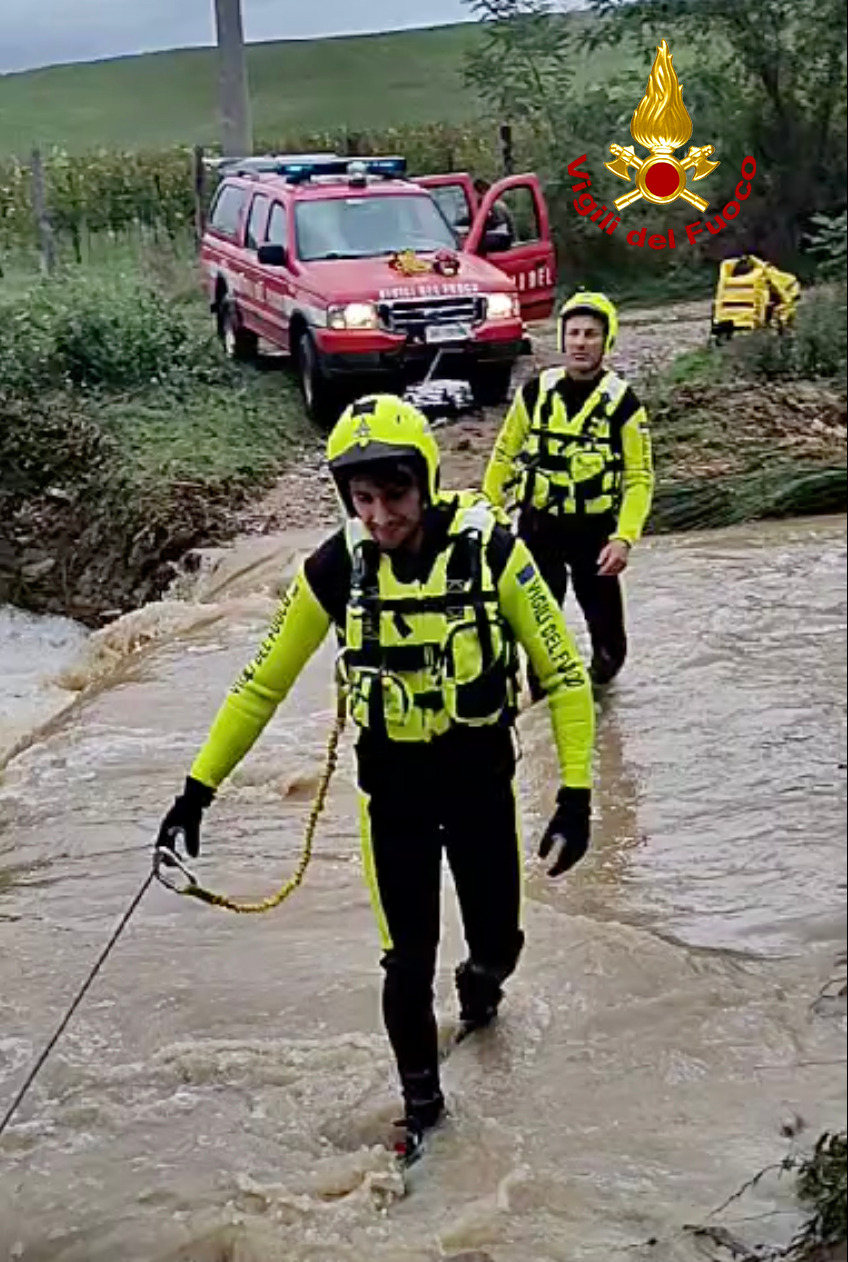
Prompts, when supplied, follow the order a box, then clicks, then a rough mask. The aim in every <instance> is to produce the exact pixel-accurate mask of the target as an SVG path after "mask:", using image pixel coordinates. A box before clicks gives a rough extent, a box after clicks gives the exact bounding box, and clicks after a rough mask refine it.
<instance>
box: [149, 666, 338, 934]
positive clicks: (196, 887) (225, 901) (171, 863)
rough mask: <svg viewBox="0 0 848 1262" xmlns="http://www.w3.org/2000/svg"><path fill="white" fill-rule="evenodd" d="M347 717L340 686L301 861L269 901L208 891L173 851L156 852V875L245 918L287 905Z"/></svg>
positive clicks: (308, 850) (307, 853) (308, 852)
mask: <svg viewBox="0 0 848 1262" xmlns="http://www.w3.org/2000/svg"><path fill="white" fill-rule="evenodd" d="M345 714H346V708H345V695H344V691H343V689H342V688H341V687H339V688H338V689H337V691H336V714H335V718H334V720H333V726H332V729H331V731H330V737H329V740H328V741H327V755H326V759H325V762H324V770H323V771H322V773H321V779H320V780H319V781H318V787H317V788H316V790H315V796H314V798H313V800H312V807H311V809H310V811H309V819H308V820H307V823H306V833H305V835H304V839H303V849H302V850H301V854H300V859H299V860H298V863H297V867H296V868H295V870H294V872H293V873H292V875H291V876H290V877H289V879H288V880H287V881H286V882H285V884H283V885H281V886H280V888H279V889H278V890H277V891H276V893H274V894H270V895H269V896H268V897H267V898H263V899H260V900H259V901H258V902H246V901H244V902H243V901H242V900H240V899H237V898H231V897H230V896H229V895H228V894H217V893H215V892H214V890H208V889H206V888H205V887H204V886H202V885H200V884H199V883H198V881H197V879H196V878H195V876H194V875H193V873H192V872H191V871H189V869H188V868H187V867H186V866H185V864H184V863H183V862H182V860H181V859H179V858H178V857H177V856H176V855H175V854H174V853H173V852H172V851H170V850H165V849H161V848H160V849H157V850H156V851H154V857H153V875H154V876H156V877H157V878H158V879H159V880H160V881H161V882H162V884H163V885H165V886H166V887H167V888H168V889H170V890H173V891H174V893H176V894H181V895H183V897H185V898H196V899H197V900H198V901H199V902H201V903H207V904H208V905H209V906H210V907H223V908H224V909H225V910H226V911H234V912H239V913H241V914H242V915H253V914H258V913H261V912H266V911H272V910H273V909H274V908H275V907H279V905H280V903H283V902H285V900H286V899H287V898H288V897H289V895H290V894H293V893H294V891H295V890H296V889H297V887H298V886H299V885H300V884H301V883H302V881H303V878H304V877H305V875H306V869H307V868H308V867H309V861H310V859H311V858H312V842H313V839H314V837H315V829H316V827H317V824H318V818H319V816H320V814H321V812H322V811H323V809H324V804H325V802H326V800H327V791H328V790H329V787H330V781H331V780H332V778H333V772H334V771H335V769H336V765H337V763H338V753H339V742H340V740H341V737H342V732H343V731H344V725H345ZM168 868H177V869H178V870H179V871H180V872H181V873H182V876H183V877H184V878H185V880H186V884H185V885H177V884H176V883H175V882H173V881H171V880H169V879H168V877H167V876H166V875H165V872H164V871H163V869H168Z"/></svg>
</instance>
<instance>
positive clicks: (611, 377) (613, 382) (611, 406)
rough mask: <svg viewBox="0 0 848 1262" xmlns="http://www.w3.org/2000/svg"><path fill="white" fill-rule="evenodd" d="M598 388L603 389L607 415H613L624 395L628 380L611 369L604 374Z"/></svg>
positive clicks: (602, 393)
mask: <svg viewBox="0 0 848 1262" xmlns="http://www.w3.org/2000/svg"><path fill="white" fill-rule="evenodd" d="M598 389H599V390H600V391H601V395H602V398H603V400H604V406H605V408H606V413H607V416H612V414H613V412H614V411H615V410H616V408H617V407H618V405H619V403H620V402H621V400H622V398H623V397H624V392H625V390H626V389H627V382H626V381H625V380H624V378H623V377H619V375H618V373H616V372H612V371H610V372H608V373H605V374H604V376H603V378H602V379H601V381H600V383H599V384H598Z"/></svg>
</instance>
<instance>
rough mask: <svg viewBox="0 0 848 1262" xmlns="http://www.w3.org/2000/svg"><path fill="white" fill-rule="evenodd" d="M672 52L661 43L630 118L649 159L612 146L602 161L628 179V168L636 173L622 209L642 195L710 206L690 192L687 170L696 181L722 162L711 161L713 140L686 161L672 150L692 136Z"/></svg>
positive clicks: (658, 201)
mask: <svg viewBox="0 0 848 1262" xmlns="http://www.w3.org/2000/svg"><path fill="white" fill-rule="evenodd" d="M671 57H672V55H671V53H670V52H669V50H668V44H667V42H666V41H665V40H663V42H662V43H661V44H660V45H659V46H658V47H657V55H656V57H655V58H654V64H653V66H652V68H651V74H650V77H649V79H648V88H647V91H646V92H645V95H644V96H643V97H642V100H641V101H640V102H639V104H638V105H637V107H636V109H635V111H634V113H633V117H632V118H631V120H630V135H631V136H632V137H633V139H634V140H635V141H636V142H637V144H640V145H643V146H644V147H645V148H646V149H650V151H651V156H650V157H649V158H639V157H637V155H636V152H635V150H634V149H633V148H632V147H631V148H627V149H622V147H621V145H610V147H609V148H610V153H611V154H612V155H613V161H612V162H605V163H604V166H605V167H606V168H607V170H608V171H612V173H613V175H617V176H618V177H619V178H620V179H622V180H628V181H629V180H630V178H631V176H630V172H629V170H628V168H629V167H631V166H632V167H633V168H634V170H635V172H636V188H634V189H632V190H631V191H630V192H629V193H625V194H624V196H623V197H618V198H616V201H615V205H616V207H617V209H618V210H624V208H625V206H629V205H630V204H631V203H632V202H635V201H638V200H639V198H640V197H644V198H645V200H646V201H649V202H654V203H655V204H658V205H664V204H665V203H667V202H673V201H676V200H677V198H678V197H682V198H683V199H684V201H687V202H689V203H690V204H691V205H692V206H695V207H697V209H698V210H701V211H703V210H706V208H707V207H708V206H709V202H706V201H704V199H703V198H702V197H697V196H696V195H695V194H694V193H690V192H689V189H688V188H687V187H686V173H687V171H690V170H692V171H693V175H692V179H693V180H702V179H703V178H704V176H705V175H709V174H710V172H711V171H714V170H715V169H716V167H717V166H718V165H719V163H718V162H711V161H710V157H711V155H712V154H713V153H715V149H714V147H713V146H712V145H703V146H702V147H700V148H696V147H695V146H692V147H691V148H690V149H689V152H688V153H687V155H686V157H685V158H684V159H683V160H682V161H678V159H677V158H675V157H674V156H673V155H674V150H675V149H679V148H680V147H681V145H685V144H686V141H687V140H688V139H689V137H690V136H691V135H692V119H691V118H690V117H689V113H688V111H687V109H686V106H685V105H684V104H683V89H682V88H681V86H680V81H679V80H678V78H677V73H676V71H675V69H674V66H673V65H672V60H671Z"/></svg>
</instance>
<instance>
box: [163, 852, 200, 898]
mask: <svg viewBox="0 0 848 1262" xmlns="http://www.w3.org/2000/svg"><path fill="white" fill-rule="evenodd" d="M165 868H174V869H175V870H176V871H177V872H178V873H179V874H180V877H181V878H182V879H180V877H172V876H169V875H166V873H165V872H164V871H163V869H165ZM153 875H154V876H155V877H156V880H157V881H159V882H160V884H162V885H164V886H165V888H166V889H168V890H173V892H174V893H175V894H184V893H185V892H186V890H187V889H189V888H191V887H192V886H196V885H197V878H196V877H195V875H194V873H193V872H192V871H191V870H190V868H188V867H187V866H186V864H185V863H184V862H183V860H182V859H181V858H180V856H179V855H178V854H177V852H176V850H172V849H171V847H170V846H155V847H154V849H153Z"/></svg>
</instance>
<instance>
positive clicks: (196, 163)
mask: <svg viewBox="0 0 848 1262" xmlns="http://www.w3.org/2000/svg"><path fill="white" fill-rule="evenodd" d="M191 161H192V185H193V188H194V248H195V250H196V251H197V253H198V254H199V253H200V246H201V244H202V242H203V233H204V232H205V231H206V166H205V163H204V161H203V145H195V146H194V152H193V154H192V160H191Z"/></svg>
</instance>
